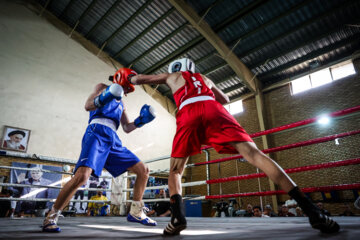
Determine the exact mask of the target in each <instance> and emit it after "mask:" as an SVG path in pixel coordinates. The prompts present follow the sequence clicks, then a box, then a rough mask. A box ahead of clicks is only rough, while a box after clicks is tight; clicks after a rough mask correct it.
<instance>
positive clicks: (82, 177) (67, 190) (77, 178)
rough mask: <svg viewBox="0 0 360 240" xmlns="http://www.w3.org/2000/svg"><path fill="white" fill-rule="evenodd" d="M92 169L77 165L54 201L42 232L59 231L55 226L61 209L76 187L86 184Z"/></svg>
mask: <svg viewBox="0 0 360 240" xmlns="http://www.w3.org/2000/svg"><path fill="white" fill-rule="evenodd" d="M91 172H92V169H91V168H89V167H79V168H78V169H77V171H76V173H75V175H74V177H73V178H71V180H70V181H69V182H67V183H66V184H65V186H64V187H63V188H62V189H61V191H60V193H59V195H58V197H57V198H56V201H55V203H54V205H53V207H52V209H51V210H50V211H49V213H48V215H47V217H46V218H45V220H44V223H43V231H44V232H60V228H59V227H58V226H57V224H56V223H57V220H58V217H59V216H60V214H61V211H62V210H63V209H64V207H65V206H66V205H68V203H69V201H70V199H71V198H72V197H73V196H74V194H75V193H76V191H77V189H78V188H79V187H80V186H82V185H83V184H86V182H87V180H88V179H89V177H90V174H91Z"/></svg>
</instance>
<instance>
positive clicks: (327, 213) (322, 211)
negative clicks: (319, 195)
mask: <svg viewBox="0 0 360 240" xmlns="http://www.w3.org/2000/svg"><path fill="white" fill-rule="evenodd" d="M316 205H317V206H318V208H319V209H320V211H321V213H322V214H324V215H327V216H331V214H330V212H329V211H328V210H326V209H324V204H323V203H322V202H318V203H317V204H316Z"/></svg>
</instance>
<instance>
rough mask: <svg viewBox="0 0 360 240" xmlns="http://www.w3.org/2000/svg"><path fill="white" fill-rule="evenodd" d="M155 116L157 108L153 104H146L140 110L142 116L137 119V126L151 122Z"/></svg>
mask: <svg viewBox="0 0 360 240" xmlns="http://www.w3.org/2000/svg"><path fill="white" fill-rule="evenodd" d="M154 118H155V110H154V108H153V107H152V106H149V105H147V104H145V105H144V106H142V108H141V110H140V116H139V117H138V118H137V119H135V122H134V124H135V126H136V127H138V128H139V127H142V126H144V124H146V123H149V122H151V121H152V120H154Z"/></svg>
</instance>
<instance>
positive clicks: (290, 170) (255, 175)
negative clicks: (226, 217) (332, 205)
mask: <svg viewBox="0 0 360 240" xmlns="http://www.w3.org/2000/svg"><path fill="white" fill-rule="evenodd" d="M355 164H360V158H354V159H347V160H341V161H336V162H327V163H320V164H314V165H309V166H303V167H296V168H288V169H284V171H285V172H286V173H296V172H304V171H312V170H318V169H323V168H333V167H341V166H348V165H355ZM261 177H267V176H266V174H265V173H253V174H245V175H240V176H234V177H225V178H218V179H211V180H207V181H206V183H207V184H213V183H223V182H230V181H238V180H245V179H252V178H261Z"/></svg>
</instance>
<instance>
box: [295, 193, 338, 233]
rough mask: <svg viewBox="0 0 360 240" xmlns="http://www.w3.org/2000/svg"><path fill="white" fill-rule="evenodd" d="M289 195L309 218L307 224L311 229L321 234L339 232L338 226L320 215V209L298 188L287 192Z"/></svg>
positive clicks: (328, 218) (323, 215)
mask: <svg viewBox="0 0 360 240" xmlns="http://www.w3.org/2000/svg"><path fill="white" fill-rule="evenodd" d="M289 195H290V196H291V197H292V198H293V199H295V201H296V202H297V204H298V205H299V206H300V207H301V209H302V210H303V211H304V213H305V214H306V215H307V216H309V222H310V225H311V226H312V227H313V228H315V229H319V230H320V231H321V232H322V233H336V232H338V231H339V230H340V226H339V224H337V222H335V221H334V220H332V219H331V218H330V217H328V216H326V215H325V214H323V213H321V211H320V209H319V208H318V207H317V206H315V205H314V204H313V203H312V201H311V200H310V199H309V198H307V197H306V196H305V195H304V193H303V192H302V191H301V190H300V189H299V188H298V187H294V188H293V189H292V190H291V191H290V192H289Z"/></svg>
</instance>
